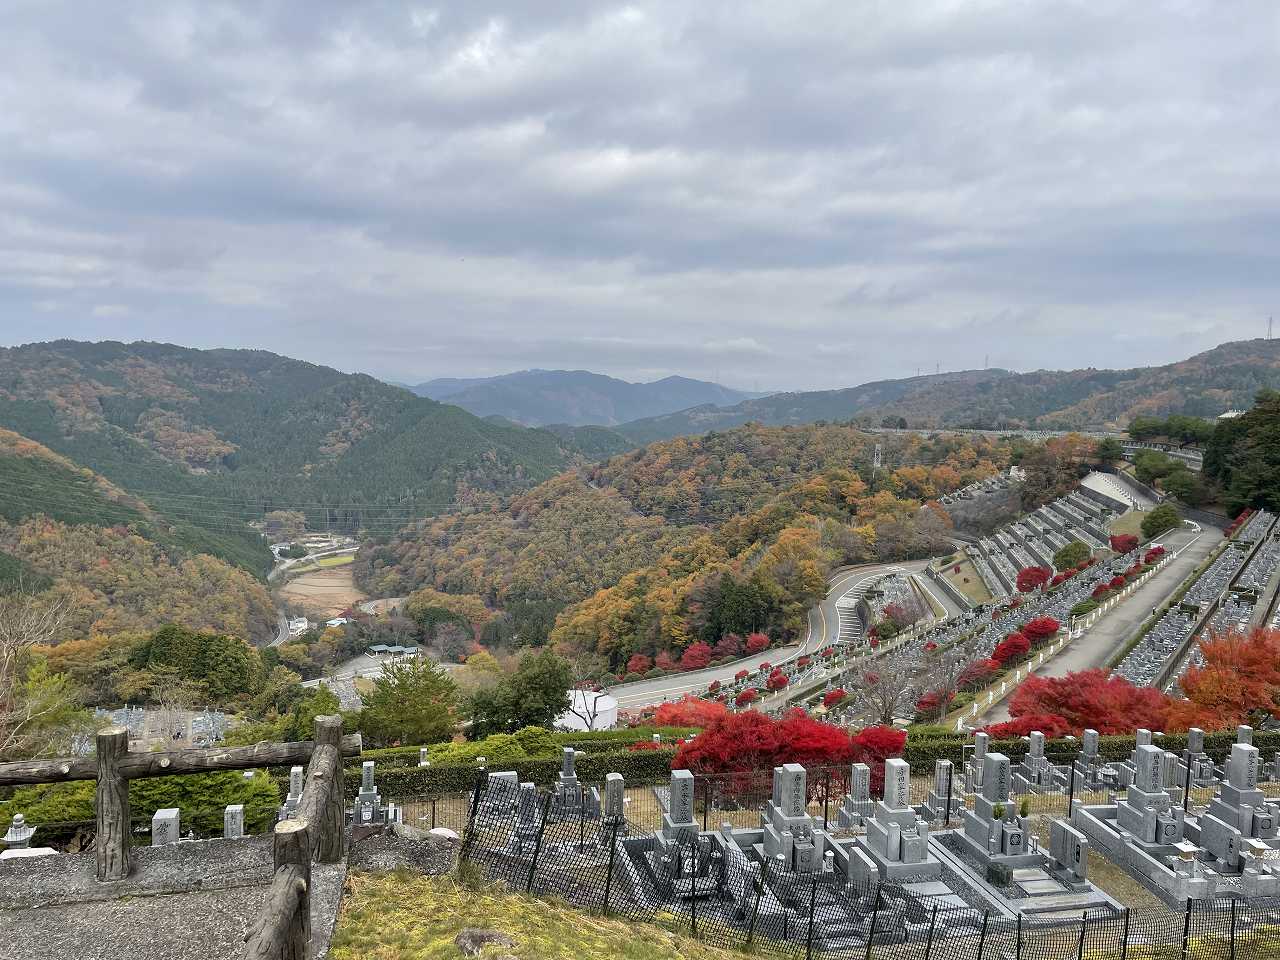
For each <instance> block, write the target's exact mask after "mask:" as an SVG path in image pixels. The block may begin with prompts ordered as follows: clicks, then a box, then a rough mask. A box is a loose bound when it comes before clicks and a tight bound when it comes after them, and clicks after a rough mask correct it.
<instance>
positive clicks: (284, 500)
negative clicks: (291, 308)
mask: <svg viewBox="0 0 1280 960" xmlns="http://www.w3.org/2000/svg"><path fill="white" fill-rule="evenodd" d="M0 427H7V428H9V429H12V430H14V431H16V432H18V433H20V434H22V435H24V436H26V437H30V438H31V439H33V440H37V441H39V442H40V443H42V444H44V445H45V446H47V447H49V448H50V449H52V450H55V451H57V452H58V453H61V454H63V455H65V456H66V457H68V458H69V459H70V460H73V461H74V462H75V463H76V464H79V465H81V466H84V467H88V468H90V469H92V470H93V471H95V472H96V473H98V474H100V475H102V476H103V477H105V478H107V479H108V480H110V481H112V482H113V483H115V484H117V485H118V486H119V487H121V488H123V489H124V490H126V491H128V492H129V493H131V494H133V495H135V496H136V497H137V498H138V500H139V501H140V502H142V503H145V504H147V505H149V506H150V507H151V508H153V509H154V510H155V511H156V512H158V513H160V514H164V515H167V516H169V517H170V518H173V519H180V520H181V521H182V522H183V524H184V525H186V526H189V527H191V528H195V529H198V530H200V531H203V532H202V533H201V534H200V535H201V536H203V537H205V538H206V539H207V540H209V541H210V542H209V543H206V545H205V546H206V548H207V549H208V552H212V553H214V554H215V555H218V556H223V557H226V558H227V559H230V560H232V561H233V562H236V563H238V564H240V565H243V566H246V567H248V568H250V569H254V570H255V571H256V572H259V573H260V572H261V571H262V569H263V566H264V564H265V562H266V560H267V558H266V555H265V553H264V552H261V550H260V547H258V546H257V545H256V544H253V540H256V538H254V537H253V536H252V535H251V533H250V532H248V531H246V530H245V528H244V522H245V521H247V520H250V519H256V518H258V517H260V516H261V515H262V513H263V512H264V511H265V510H271V509H277V508H285V509H298V508H303V509H305V510H306V512H307V515H308V519H309V520H310V521H311V522H312V523H313V524H314V525H315V526H317V527H321V528H323V527H325V526H335V527H338V528H342V529H348V530H354V529H358V528H361V527H363V528H366V529H371V528H373V529H376V528H378V527H379V526H381V527H382V528H383V529H390V528H393V527H398V526H400V525H401V524H402V523H403V522H404V521H405V520H407V519H408V518H409V517H411V516H418V515H423V514H432V513H439V512H442V511H444V510H447V509H449V508H451V507H452V506H454V505H456V504H475V503H486V502H489V501H490V500H491V499H492V498H494V497H496V496H498V495H501V494H506V493H510V492H513V491H516V490H519V489H522V488H525V487H528V486H531V485H533V484H534V483H536V482H539V481H541V480H544V479H547V478H548V477H550V476H553V475H554V474H555V473H557V472H559V471H560V470H562V469H564V467H565V466H566V465H568V464H570V463H572V462H575V461H577V460H580V459H583V455H582V454H581V453H580V451H579V450H578V449H577V448H576V447H575V445H574V443H573V440H572V435H571V434H570V435H569V436H557V435H556V434H553V433H550V432H548V431H544V430H528V429H524V428H521V427H517V426H513V425H505V424H501V423H495V422H491V421H487V420H483V419H480V418H478V417H476V416H474V415H472V414H470V413H467V412H466V411H465V410H462V409H460V408H458V407H455V406H450V405H447V404H442V403H437V402H435V401H432V400H428V399H426V398H423V397H417V396H414V395H413V394H412V393H410V392H409V391H408V390H404V389H401V388H398V387H393V386H389V385H387V384H385V383H383V382H381V381H379V380H376V379H374V378H372V377H368V376H364V375H359V374H344V373H340V372H338V371H336V370H332V369H329V368H327V367H321V366H316V365H314V364H310V363H303V362H301V361H297V360H291V359H288V358H285V357H280V356H276V355H274V354H270V353H265V352H263V351H254V350H192V349H187V348H184V347H177V346H172V345H168V344H157V343H132V344H123V343H114V342H107V343H79V342H74V341H57V342H53V343H41V344H30V345H26V346H22V347H15V348H12V349H3V350H0ZM218 540H221V541H222V542H213V541H218ZM255 551H256V557H254V556H253V554H254V553H255Z"/></svg>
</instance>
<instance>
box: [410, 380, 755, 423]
mask: <svg viewBox="0 0 1280 960" xmlns="http://www.w3.org/2000/svg"><path fill="white" fill-rule="evenodd" d="M409 389H410V390H412V391H413V392H414V393H416V394H417V395H418V396H421V397H429V398H430V399H432V400H440V401H443V402H445V403H451V404H455V405H456V406H459V407H462V408H463V409H464V410H467V411H469V412H471V413H474V414H475V415H476V416H478V417H490V416H499V417H504V418H506V419H507V420H510V421H512V422H514V423H519V424H523V425H524V426H535V427H540V426H546V425H549V424H566V425H569V426H587V425H596V426H614V425H616V424H619V423H624V422H626V421H629V420H639V419H641V418H645V417H654V416H660V415H662V414H667V413H674V412H676V411H678V410H685V409H688V408H689V407H696V406H700V405H703V404H713V405H715V406H732V405H733V404H736V403H740V402H742V401H744V400H750V399H752V398H754V397H757V396H760V394H754V393H748V392H745V391H742V390H732V389H730V388H728V387H722V386H720V385H719V384H717V383H710V382H708V381H705V380H693V379H690V378H688V377H676V376H673V377H664V378H662V379H661V380H654V381H652V382H650V383H630V382H628V381H626V380H619V379H617V378H616V377H609V376H605V375H604V374H600V373H591V372H590V371H587V370H521V371H519V372H517V373H508V374H503V375H501V376H497V377H480V378H475V379H459V378H456V377H446V378H441V379H437V380H429V381H427V382H426V383H420V384H417V385H416V386H411V387H409Z"/></svg>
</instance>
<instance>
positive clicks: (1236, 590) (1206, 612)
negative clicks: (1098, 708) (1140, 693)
mask: <svg viewBox="0 0 1280 960" xmlns="http://www.w3.org/2000/svg"><path fill="white" fill-rule="evenodd" d="M1275 519H1276V518H1275V515H1274V514H1270V513H1268V512H1267V511H1265V510H1260V511H1258V512H1257V513H1255V514H1253V515H1252V516H1251V517H1250V518H1249V520H1248V521H1247V522H1246V523H1245V525H1244V526H1243V527H1242V528H1241V529H1240V531H1238V532H1237V534H1236V536H1235V538H1234V539H1232V540H1230V541H1228V542H1227V543H1226V544H1225V546H1224V548H1223V550H1222V553H1221V554H1220V555H1219V556H1218V557H1217V558H1215V559H1214V560H1213V562H1212V563H1210V564H1209V566H1208V567H1207V568H1206V569H1205V570H1204V571H1203V572H1202V573H1200V574H1199V576H1197V577H1196V578H1195V579H1194V580H1193V581H1192V582H1191V583H1190V584H1189V585H1188V587H1187V589H1186V591H1185V593H1184V594H1183V595H1182V597H1181V599H1180V600H1179V601H1178V602H1177V603H1174V604H1172V605H1171V606H1170V607H1169V609H1168V610H1167V611H1166V612H1165V613H1163V614H1162V615H1161V616H1160V618H1159V619H1158V620H1157V621H1156V622H1155V623H1154V624H1152V625H1151V628H1150V629H1149V630H1148V631H1147V633H1146V634H1145V635H1143V636H1142V638H1141V639H1140V640H1139V641H1138V643H1136V644H1135V645H1134V647H1133V649H1131V650H1130V651H1129V652H1128V653H1127V654H1126V655H1125V657H1124V659H1123V660H1121V661H1120V663H1119V664H1118V665H1117V666H1116V668H1115V672H1116V673H1117V674H1119V675H1120V676H1122V677H1124V678H1125V679H1126V680H1129V681H1131V682H1133V683H1135V684H1137V685H1139V686H1162V687H1163V686H1169V685H1172V683H1173V682H1174V681H1176V680H1177V678H1178V676H1179V675H1181V673H1182V672H1184V671H1185V669H1186V667H1187V666H1188V665H1190V663H1191V662H1193V660H1192V659H1191V658H1193V657H1194V655H1195V654H1194V652H1193V651H1192V649H1191V648H1192V645H1193V641H1194V640H1195V638H1196V637H1198V636H1200V635H1201V633H1202V632H1203V631H1205V630H1208V631H1210V632H1220V631H1223V630H1226V629H1230V628H1232V627H1244V626H1247V625H1248V624H1249V623H1250V622H1251V621H1252V620H1253V618H1254V612H1255V608H1256V605H1257V603H1258V602H1259V600H1260V598H1261V597H1262V596H1263V595H1264V593H1265V589H1266V587H1267V585H1268V584H1269V583H1270V582H1271V580H1272V578H1273V577H1274V576H1275V575H1276V571H1277V570H1280V543H1277V541H1276V540H1275V539H1274V534H1273V527H1274V525H1275Z"/></svg>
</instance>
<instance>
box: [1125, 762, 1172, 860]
mask: <svg viewBox="0 0 1280 960" xmlns="http://www.w3.org/2000/svg"><path fill="white" fill-rule="evenodd" d="M1134 754H1135V762H1134V772H1133V783H1132V784H1130V785H1129V788H1128V792H1127V793H1126V795H1125V799H1124V800H1118V801H1116V822H1117V823H1118V824H1119V826H1120V829H1122V830H1124V831H1125V832H1126V833H1128V834H1129V835H1130V836H1132V837H1133V838H1134V840H1135V841H1136V842H1138V843H1140V844H1147V845H1155V844H1160V845H1167V844H1173V843H1177V842H1178V841H1179V840H1181V839H1182V835H1183V812H1182V808H1181V807H1176V806H1174V805H1173V802H1172V800H1171V799H1170V797H1169V794H1168V792H1167V791H1166V790H1165V789H1164V780H1163V774H1164V751H1163V750H1161V749H1160V748H1159V747H1156V746H1152V745H1151V744H1149V743H1147V744H1143V745H1141V746H1139V747H1138V748H1137V749H1136V750H1135V751H1134Z"/></svg>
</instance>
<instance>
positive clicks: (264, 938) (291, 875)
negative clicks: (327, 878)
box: [245, 820, 312, 960]
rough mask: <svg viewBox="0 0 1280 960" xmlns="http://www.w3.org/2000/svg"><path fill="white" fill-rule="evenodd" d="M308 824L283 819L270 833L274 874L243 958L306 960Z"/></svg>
mask: <svg viewBox="0 0 1280 960" xmlns="http://www.w3.org/2000/svg"><path fill="white" fill-rule="evenodd" d="M311 838H312V833H311V825H310V824H309V823H307V822H306V821H305V820H282V821H280V822H279V823H277V824H276V829H275V833H274V834H273V835H272V838H271V840H272V842H271V855H272V859H273V860H274V862H275V876H274V877H273V878H272V881H271V886H270V888H269V889H268V891H267V900H266V902H265V903H264V904H263V905H262V909H261V910H260V911H259V913H258V919H257V921H256V922H255V923H254V925H253V926H252V927H251V928H250V930H249V933H248V934H247V935H246V936H245V941H246V942H247V944H248V946H247V947H246V948H245V958H246V960H307V958H308V956H309V955H310V950H311V843H312V839H311Z"/></svg>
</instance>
